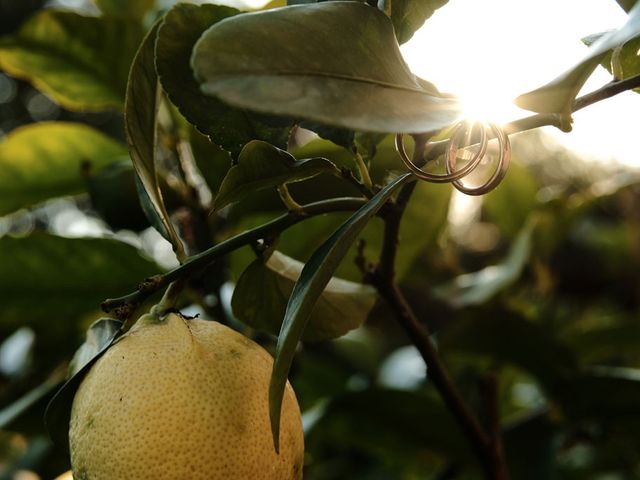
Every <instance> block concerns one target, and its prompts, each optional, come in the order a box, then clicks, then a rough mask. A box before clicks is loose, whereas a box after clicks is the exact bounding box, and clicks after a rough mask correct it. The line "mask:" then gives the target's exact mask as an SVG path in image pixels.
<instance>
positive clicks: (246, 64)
mask: <svg viewBox="0 0 640 480" xmlns="http://www.w3.org/2000/svg"><path fill="white" fill-rule="evenodd" d="M231 40H233V41H231ZM292 45H296V46H298V47H300V48H295V49H293V48H291V46H292ZM345 46H348V47H349V48H345ZM191 64H192V66H193V69H194V72H195V75H196V79H197V80H198V81H199V82H200V83H201V89H202V91H203V92H204V93H206V94H207V95H212V96H216V97H218V98H220V99H222V100H224V101H225V102H228V103H230V104H232V105H235V106H237V107H241V108H248V109H253V110H256V111H260V112H264V113H269V114H275V115H285V116H292V117H295V118H303V119H306V120H313V121H317V122H320V123H325V124H327V125H334V126H338V127H344V128H347V129H352V130H362V131H373V132H424V131H431V130H434V129H438V128H441V127H444V126H446V125H449V124H451V123H452V122H454V121H455V120H456V119H457V118H458V117H459V115H460V108H459V105H458V103H457V101H456V100H454V99H453V98H450V97H444V96H442V95H441V94H440V93H439V92H438V91H437V89H436V88H435V87H434V86H433V85H431V84H428V83H427V82H424V81H421V80H419V79H418V78H417V77H415V75H413V74H412V73H411V71H410V70H409V68H408V67H407V65H406V64H405V63H404V60H403V59H402V55H401V53H400V49H399V48H398V44H397V43H396V41H395V37H394V31H393V26H392V24H391V21H390V20H389V19H388V18H387V17H386V16H385V15H384V14H383V13H382V12H380V11H379V10H377V9H375V8H372V7H369V6H367V5H365V4H362V3H359V2H324V3H318V4H310V5H296V6H291V7H286V8H281V9H275V10H267V11H263V12H256V13H248V14H244V15H238V16H235V17H232V18H228V19H226V20H224V21H222V22H219V23H217V24H215V25H214V26H213V27H211V28H210V29H209V30H207V31H206V32H205V33H204V34H203V36H202V37H201V38H200V40H199V41H198V43H197V44H196V46H195V48H194V53H193V56H192V58H191Z"/></svg>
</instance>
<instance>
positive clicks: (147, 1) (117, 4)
mask: <svg viewBox="0 0 640 480" xmlns="http://www.w3.org/2000/svg"><path fill="white" fill-rule="evenodd" d="M95 2H96V4H97V5H98V7H100V10H101V11H102V13H104V14H106V15H110V16H114V17H134V18H140V17H142V16H144V14H145V13H147V12H148V11H149V10H151V8H152V7H153V6H154V5H155V3H156V0H135V1H134V2H132V1H131V0H95Z"/></svg>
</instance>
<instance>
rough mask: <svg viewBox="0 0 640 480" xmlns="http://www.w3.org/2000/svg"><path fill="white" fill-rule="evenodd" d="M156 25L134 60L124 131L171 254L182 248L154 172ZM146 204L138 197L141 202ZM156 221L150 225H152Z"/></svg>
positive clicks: (158, 88)
mask: <svg viewBox="0 0 640 480" xmlns="http://www.w3.org/2000/svg"><path fill="white" fill-rule="evenodd" d="M158 27H159V22H156V24H155V25H154V26H153V28H152V29H151V30H150V31H149V33H147V36H146V37H145V38H144V40H143V42H142V44H141V45H140V48H139V49H138V53H136V56H135V58H134V60H133V65H132V66H131V72H130V73H129V83H128V85H127V98H126V104H125V117H124V119H125V132H126V134H127V143H128V145H129V152H130V154H131V160H132V161H133V166H134V167H135V169H136V172H137V173H138V177H139V178H140V181H141V183H142V185H143V186H144V189H145V191H146V193H147V196H148V199H149V201H150V202H151V205H152V206H153V211H154V212H155V216H156V217H157V221H158V222H159V223H161V224H162V227H163V228H162V229H159V230H158V231H159V232H160V233H161V234H162V235H163V236H164V235H166V236H165V238H166V239H167V240H168V241H169V242H171V244H172V245H173V248H174V251H176V252H178V253H179V252H182V250H183V246H182V242H181V240H180V238H179V237H178V234H177V233H176V231H175V229H174V228H173V225H172V224H171V220H170V218H169V214H168V213H167V210H166V209H165V206H164V201H163V200H162V193H161V192H160V186H159V185H158V176H157V173H156V165H155V158H156V142H157V128H156V114H157V112H158V106H159V102H160V86H159V84H158V76H157V74H156V70H155V64H154V53H153V51H154V45H155V40H156V34H157V31H158ZM143 201H145V199H144V198H141V203H142V202H143ZM153 223H155V222H152V224H153Z"/></svg>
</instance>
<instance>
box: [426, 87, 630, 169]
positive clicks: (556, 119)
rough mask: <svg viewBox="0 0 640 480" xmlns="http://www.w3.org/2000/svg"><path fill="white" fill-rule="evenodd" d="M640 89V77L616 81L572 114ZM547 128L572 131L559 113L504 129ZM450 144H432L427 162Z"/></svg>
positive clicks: (574, 108) (509, 132)
mask: <svg viewBox="0 0 640 480" xmlns="http://www.w3.org/2000/svg"><path fill="white" fill-rule="evenodd" d="M639 87H640V75H636V76H634V77H629V78H626V79H624V80H614V81H613V82H609V83H608V84H606V85H604V86H603V87H601V88H599V89H597V90H594V91H593V92H589V93H587V94H585V95H583V96H581V97H578V98H576V99H575V101H574V102H573V106H572V107H571V112H572V113H574V112H577V111H578V110H581V109H583V108H585V107H588V106H589V105H593V104H594V103H597V102H599V101H601V100H605V99H607V98H611V97H613V96H615V95H618V94H619V93H622V92H626V91H627V90H632V89H634V88H639ZM547 126H552V127H557V128H559V129H561V130H563V131H569V130H570V126H566V125H564V123H563V122H562V116H561V115H560V114H557V113H538V114H536V115H529V116H528V117H524V118H520V119H518V120H514V121H512V122H509V123H507V124H505V125H503V126H502V128H503V129H504V131H505V133H506V134H507V135H512V134H514V133H521V132H525V131H527V130H533V129H534V128H539V127H547ZM435 133H436V132H432V134H435ZM489 138H493V136H490V137H489ZM448 142H449V141H448V140H442V141H439V142H432V143H430V144H429V152H428V154H427V157H426V160H427V161H428V160H433V159H435V158H437V157H438V156H440V155H442V154H443V153H444V151H445V149H446V148H447V144H448ZM414 163H415V162H414Z"/></svg>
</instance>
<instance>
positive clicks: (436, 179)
mask: <svg viewBox="0 0 640 480" xmlns="http://www.w3.org/2000/svg"><path fill="white" fill-rule="evenodd" d="M476 129H479V134H480V140H479V142H478V149H477V151H476V152H475V153H474V154H473V156H472V157H471V159H470V160H469V161H468V162H467V163H466V165H465V166H464V167H462V168H460V169H458V170H456V164H457V161H458V153H459V152H460V150H461V149H464V148H467V147H469V146H471V138H473V135H472V134H473V132H474V131H475V130H476ZM489 133H492V134H493V136H495V138H497V140H498V148H499V154H498V163H497V165H496V169H495V171H494V172H493V174H492V175H491V177H490V178H489V179H488V180H487V181H486V182H485V183H483V184H482V185H480V186H478V187H468V186H466V185H464V184H463V183H462V179H463V178H464V177H466V176H467V175H469V174H470V173H471V172H473V171H474V170H475V169H476V168H477V167H478V165H480V162H482V159H483V158H484V157H485V156H486V154H487V145H488V143H489ZM464 143H467V144H466V145H464ZM396 150H397V151H398V154H399V155H400V158H401V159H402V162H403V163H404V164H405V165H406V166H407V168H408V169H409V170H410V171H411V173H413V174H414V175H415V176H416V177H418V178H419V179H420V180H424V181H427V182H432V183H451V184H453V186H454V187H455V188H456V189H458V190H459V191H460V192H462V193H466V194H467V195H484V194H485V193H488V192H490V191H491V190H493V189H494V188H496V187H497V186H498V185H499V184H500V182H501V181H502V179H503V178H504V176H505V175H506V173H507V169H508V168H509V162H510V160H511V144H510V142H509V137H508V136H507V135H506V134H505V133H504V131H503V130H502V129H501V128H500V127H498V126H496V125H494V124H492V123H484V122H482V123H469V122H466V121H463V122H460V123H459V124H458V125H456V127H455V129H454V131H453V133H452V135H451V137H450V139H449V142H448V144H447V150H446V153H445V157H446V171H447V173H444V174H437V173H429V172H425V171H424V170H422V169H421V168H420V167H418V166H417V165H416V164H415V163H413V162H412V161H411V159H410V158H409V156H408V155H407V152H406V150H405V147H404V137H403V135H402V134H401V133H398V134H397V135H396Z"/></svg>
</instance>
